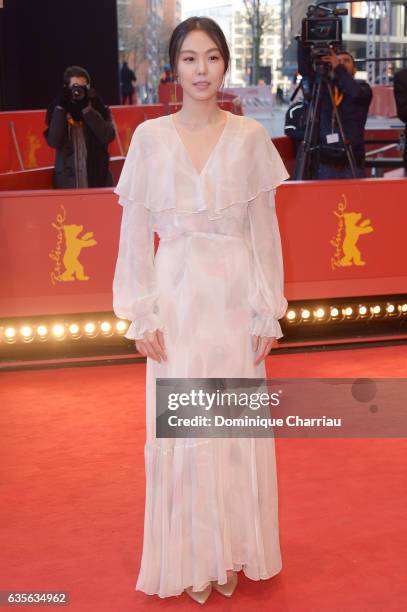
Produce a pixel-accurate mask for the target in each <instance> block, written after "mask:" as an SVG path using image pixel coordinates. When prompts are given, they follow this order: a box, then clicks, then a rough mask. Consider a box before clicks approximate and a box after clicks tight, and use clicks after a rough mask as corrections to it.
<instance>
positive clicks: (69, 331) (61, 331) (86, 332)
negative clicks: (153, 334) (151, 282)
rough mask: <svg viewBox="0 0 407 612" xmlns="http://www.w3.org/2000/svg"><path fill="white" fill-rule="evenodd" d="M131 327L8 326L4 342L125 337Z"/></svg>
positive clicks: (118, 323) (122, 323) (117, 324)
mask: <svg viewBox="0 0 407 612" xmlns="http://www.w3.org/2000/svg"><path fill="white" fill-rule="evenodd" d="M128 327H129V323H128V322H127V321H124V320H119V321H115V322H109V321H102V322H100V323H94V322H93V321H89V322H87V323H84V324H83V325H82V326H80V325H79V324H78V323H69V324H64V323H55V324H54V325H52V326H47V325H44V324H39V325H37V326H33V325H23V326H22V327H20V328H19V329H17V328H16V327H12V326H8V327H5V328H4V331H3V338H2V340H3V341H5V342H8V343H10V344H11V343H13V342H16V341H17V340H18V339H22V340H23V341H24V342H32V341H33V340H40V341H46V340H50V339H51V338H53V339H55V340H64V339H65V338H67V337H69V338H72V339H73V340H77V339H79V338H81V337H83V336H85V337H89V338H95V337H96V336H98V335H99V333H100V332H101V333H102V334H103V335H104V336H112V335H113V334H115V333H116V334H120V335H123V334H124V333H125V332H126V330H127V329H128Z"/></svg>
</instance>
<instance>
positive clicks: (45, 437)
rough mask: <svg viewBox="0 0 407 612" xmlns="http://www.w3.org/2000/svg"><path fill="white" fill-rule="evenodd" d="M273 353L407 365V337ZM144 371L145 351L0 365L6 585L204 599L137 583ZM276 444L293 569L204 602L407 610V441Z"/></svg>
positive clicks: (151, 603)
mask: <svg viewBox="0 0 407 612" xmlns="http://www.w3.org/2000/svg"><path fill="white" fill-rule="evenodd" d="M267 365H268V375H269V377H273V376H280V377H288V376H290V377H293V376H296V377H318V376H321V377H322V376H324V377H365V376H366V377H407V347H406V346H395V347H381V348H368V349H358V350H353V351H352V350H343V351H328V352H315V353H297V354H290V355H287V354H283V355H278V356H277V355H273V356H271V357H269V358H268V364H267ZM144 376H145V366H144V365H143V364H129V365H122V366H98V367H82V368H81V367H75V368H64V369H56V370H41V371H22V372H9V373H3V374H2V375H1V391H0V393H1V398H0V399H1V408H2V409H1V423H0V425H1V434H2V443H1V487H0V488H1V490H0V493H1V500H2V504H1V531H2V533H1V541H2V545H1V568H0V590H1V591H5V590H13V589H15V590H25V591H28V590H31V591H38V590H43V591H69V592H70V597H71V604H70V606H69V610H72V611H75V612H76V611H78V612H79V611H80V612H82V611H87V610H89V611H92V612H132V611H135V610H144V609H150V610H153V609H154V610H155V609H157V610H158V609H160V610H181V609H183V610H184V609H190V610H197V609H198V605H199V604H197V603H195V602H193V601H191V600H190V599H189V598H188V597H187V596H186V595H185V594H183V595H182V596H180V597H179V598H176V597H173V598H169V599H159V598H158V597H155V596H151V597H149V596H147V595H144V594H143V593H140V592H136V591H134V584H135V581H136V577H137V573H138V568H139V560H140V553H141V544H142V529H143V511H144V465H143V444H144V435H145V432H144V389H145V387H144ZM277 453H278V457H277V460H278V469H279V471H278V478H279V489H280V527H281V545H282V554H283V566H284V567H283V570H282V572H281V573H280V574H279V575H278V576H276V577H274V578H272V579H271V580H268V581H261V582H253V581H250V580H248V579H247V578H245V577H244V576H243V575H241V577H240V580H239V585H238V588H237V590H236V592H235V594H234V596H233V598H232V600H230V601H229V600H227V599H226V598H224V597H222V596H221V595H220V594H218V593H215V592H214V593H213V594H212V595H211V597H210V599H209V600H208V602H207V603H206V604H205V609H208V610H209V609H212V610H215V609H216V610H222V611H223V610H232V609H233V610H238V609H241V610H247V609H250V610H251V609H252V608H254V607H255V606H262V607H263V608H264V609H266V610H270V612H272V611H273V612H310V611H312V612H343V611H345V610H346V611H347V612H349V611H355V612H356V611H357V612H362V611H369V612H371V611H373V610H377V611H380V612H382V611H383V610H385V611H386V612H390V611H392V610H397V611H399V610H400V611H401V610H403V611H404V610H406V609H407V580H406V567H407V529H406V522H407V521H406V518H407V516H406V508H407V486H406V485H407V467H406V466H407V440H406V439H387V440H386V439H383V440H381V439H370V440H369V439H368V440H330V439H325V440H287V439H286V440H284V439H277ZM36 609H40V610H42V609H45V608H44V607H42V606H41V607H36ZM52 609H55V608H52Z"/></svg>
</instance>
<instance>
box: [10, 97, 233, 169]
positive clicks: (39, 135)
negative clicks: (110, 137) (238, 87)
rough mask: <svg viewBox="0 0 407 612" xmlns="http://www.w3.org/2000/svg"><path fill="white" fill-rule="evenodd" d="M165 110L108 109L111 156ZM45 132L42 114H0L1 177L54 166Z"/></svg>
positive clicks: (228, 103) (161, 107)
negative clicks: (141, 125)
mask: <svg viewBox="0 0 407 612" xmlns="http://www.w3.org/2000/svg"><path fill="white" fill-rule="evenodd" d="M166 106H167V105H166V104H149V105H140V106H111V107H110V109H111V111H112V117H113V120H114V122H115V124H116V132H117V135H118V137H117V138H116V139H115V140H114V141H113V142H112V143H111V144H110V146H109V153H110V155H111V156H125V155H126V153H127V150H128V148H129V144H130V140H131V137H132V135H133V132H134V130H135V129H136V127H137V126H138V124H139V123H142V122H143V121H145V120H146V119H153V118H154V117H161V116H162V115H164V114H165V112H166V110H165V109H166ZM169 106H170V107H171V106H174V105H172V104H170V105H169ZM222 107H223V108H227V109H228V110H232V101H231V100H229V99H228V100H225V102H224V104H223V105H222ZM12 128H14V135H15V138H16V140H17V142H18V146H19V149H20V153H21V162H22V166H21V163H20V160H19V158H18V155H17V151H16V147H15V144H14V139H13V129H12ZM45 128H46V125H45V110H40V111H13V112H5V113H0V137H1V139H0V142H1V146H0V173H2V172H13V171H18V170H22V169H25V170H31V169H33V168H41V167H45V166H53V165H54V160H55V149H52V148H51V147H49V146H48V144H47V142H46V140H45V138H44V134H43V133H44V130H45Z"/></svg>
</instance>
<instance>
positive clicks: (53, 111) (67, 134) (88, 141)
mask: <svg viewBox="0 0 407 612" xmlns="http://www.w3.org/2000/svg"><path fill="white" fill-rule="evenodd" d="M46 123H47V125H48V127H47V129H46V130H45V131H44V136H45V139H46V141H47V143H48V144H49V146H50V147H53V148H55V149H56V154H55V169H54V176H53V186H54V187H55V188H57V189H58V188H59V189H72V188H86V187H111V186H112V185H113V180H112V175H111V173H110V171H109V152H108V145H109V143H110V142H112V140H114V138H115V129H114V125H113V122H112V116H111V113H110V109H109V108H108V107H107V106H105V105H104V104H103V102H102V100H101V98H100V97H99V96H98V94H97V93H96V91H95V90H94V89H93V88H91V87H90V77H89V74H88V72H87V71H86V70H85V69H84V68H81V67H80V66H71V67H69V68H67V69H66V70H65V73H64V86H63V88H62V90H61V92H60V94H59V95H58V96H57V98H56V99H55V100H54V101H53V102H52V103H51V104H50V106H49V107H48V110H47V115H46Z"/></svg>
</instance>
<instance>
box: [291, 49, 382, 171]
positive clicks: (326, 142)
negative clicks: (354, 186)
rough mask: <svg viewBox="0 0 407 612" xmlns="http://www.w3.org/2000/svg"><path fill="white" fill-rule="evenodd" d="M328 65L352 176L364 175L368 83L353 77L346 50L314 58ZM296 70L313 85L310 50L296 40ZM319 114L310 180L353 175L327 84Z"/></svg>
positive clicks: (353, 64)
mask: <svg viewBox="0 0 407 612" xmlns="http://www.w3.org/2000/svg"><path fill="white" fill-rule="evenodd" d="M318 61H319V62H323V63H324V64H325V65H327V66H328V65H329V66H330V68H331V76H330V77H329V78H330V81H331V85H332V92H333V97H334V102H335V105H336V108H337V111H338V115H339V118H340V121H341V124H342V128H343V132H344V135H345V138H346V139H347V141H348V142H349V143H350V145H351V148H352V151H353V155H354V159H355V166H356V168H355V170H356V177H358V178H363V177H364V176H365V169H364V166H365V147H364V131H365V125H366V120H367V115H368V111H369V105H370V102H371V100H372V90H371V88H370V85H369V84H368V83H366V82H364V81H359V80H356V79H355V73H356V65H355V60H354V58H353V56H352V55H351V54H350V53H348V52H347V51H340V52H339V53H335V51H334V50H333V49H332V48H329V54H328V55H323V56H321V57H320V58H319V59H318ZM298 69H299V72H300V74H302V75H303V77H306V78H307V79H308V81H310V85H311V86H312V85H313V82H314V79H315V76H316V74H315V71H314V69H313V67H312V64H311V57H310V49H309V48H307V47H303V46H302V44H301V42H300V41H298ZM322 91H323V93H322V96H321V105H320V114H319V143H318V144H319V163H318V164H316V170H315V171H314V173H313V176H312V178H314V179H331V178H332V179H336V178H353V175H352V170H351V168H350V165H349V161H348V158H347V155H346V150H345V148H344V145H343V141H342V137H341V134H340V131H339V127H338V125H337V121H336V117H335V114H334V111H333V105H332V101H331V97H330V95H329V92H328V89H327V87H323V90H322Z"/></svg>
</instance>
